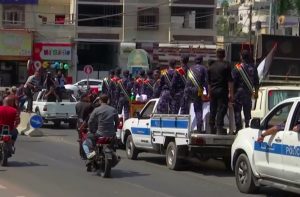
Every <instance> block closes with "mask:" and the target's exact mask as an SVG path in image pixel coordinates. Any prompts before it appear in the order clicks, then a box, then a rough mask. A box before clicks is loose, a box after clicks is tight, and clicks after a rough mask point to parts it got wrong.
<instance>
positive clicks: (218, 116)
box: [209, 90, 228, 129]
mask: <svg viewBox="0 0 300 197" xmlns="http://www.w3.org/2000/svg"><path fill="white" fill-rule="evenodd" d="M210 96H211V98H210V116H209V125H210V128H211V129H212V128H217V129H222V128H223V126H224V117H225V115H226V113H227V107H228V92H227V91H224V90H216V91H212V92H211V95H210Z"/></svg>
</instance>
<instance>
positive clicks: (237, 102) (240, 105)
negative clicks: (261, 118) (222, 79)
mask: <svg viewBox="0 0 300 197" xmlns="http://www.w3.org/2000/svg"><path fill="white" fill-rule="evenodd" d="M232 78H233V83H234V103H233V107H234V117H235V126H236V132H238V131H239V130H241V129H242V128H243V123H242V118H241V111H242V110H243V112H244V117H245V127H249V122H250V119H251V109H252V97H254V99H257V97H258V89H259V78H258V73H257V68H256V67H255V65H254V64H253V63H252V58H251V56H250V53H249V51H248V50H243V51H242V52H241V63H239V64H236V65H235V66H234V69H233V70H232Z"/></svg>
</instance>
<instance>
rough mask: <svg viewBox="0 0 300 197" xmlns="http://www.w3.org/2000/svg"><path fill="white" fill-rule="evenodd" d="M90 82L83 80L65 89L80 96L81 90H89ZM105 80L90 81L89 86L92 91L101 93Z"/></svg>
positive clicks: (66, 86) (68, 85)
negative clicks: (96, 90) (79, 91)
mask: <svg viewBox="0 0 300 197" xmlns="http://www.w3.org/2000/svg"><path fill="white" fill-rule="evenodd" d="M87 84H88V80H87V79H82V80H80V81H78V82H76V83H74V84H67V85H65V88H66V89H67V90H72V91H73V92H74V94H75V95H76V96H77V95H78V90H79V89H80V88H81V89H83V90H86V89H87ZM102 85H103V80H101V79H89V86H90V88H91V89H98V91H99V92H100V91H101V90H102Z"/></svg>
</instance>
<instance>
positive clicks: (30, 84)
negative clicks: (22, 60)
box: [24, 71, 40, 113]
mask: <svg viewBox="0 0 300 197" xmlns="http://www.w3.org/2000/svg"><path fill="white" fill-rule="evenodd" d="M39 86H40V73H39V72H38V71H36V72H35V73H34V75H31V76H29V77H28V79H27V81H26V83H25V85H24V88H25V89H24V92H25V95H26V96H27V102H28V104H27V110H26V111H27V112H29V113H31V112H32V104H33V94H34V92H36V91H37V90H38V87H39Z"/></svg>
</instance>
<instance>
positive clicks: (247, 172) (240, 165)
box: [234, 154, 258, 194]
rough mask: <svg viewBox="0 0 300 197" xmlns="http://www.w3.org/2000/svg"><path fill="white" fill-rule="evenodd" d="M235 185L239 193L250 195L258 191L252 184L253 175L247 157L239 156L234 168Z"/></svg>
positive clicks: (253, 183)
mask: <svg viewBox="0 0 300 197" xmlns="http://www.w3.org/2000/svg"><path fill="white" fill-rule="evenodd" d="M234 172H235V180H236V185H237V187H238V189H239V190H240V192H242V193H246V194H251V193H255V192H257V190H258V187H257V186H256V185H255V182H254V175H253V172H252V169H251V165H250V162H249V159H248V157H247V155H245V154H241V155H240V156H239V157H238V159H237V161H236V164H235V168H234Z"/></svg>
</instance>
